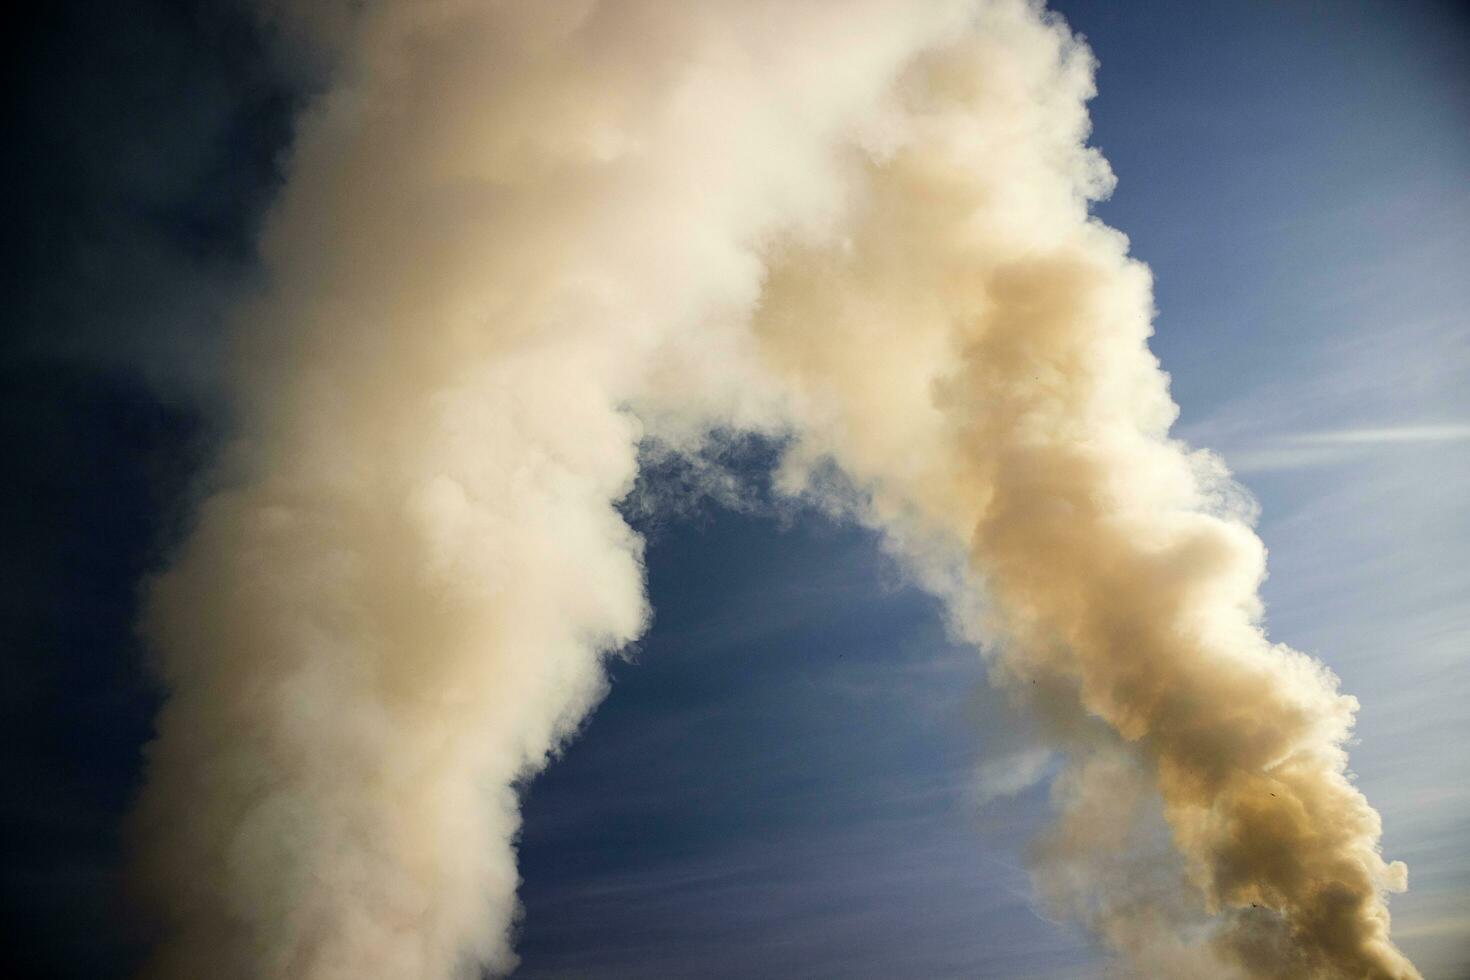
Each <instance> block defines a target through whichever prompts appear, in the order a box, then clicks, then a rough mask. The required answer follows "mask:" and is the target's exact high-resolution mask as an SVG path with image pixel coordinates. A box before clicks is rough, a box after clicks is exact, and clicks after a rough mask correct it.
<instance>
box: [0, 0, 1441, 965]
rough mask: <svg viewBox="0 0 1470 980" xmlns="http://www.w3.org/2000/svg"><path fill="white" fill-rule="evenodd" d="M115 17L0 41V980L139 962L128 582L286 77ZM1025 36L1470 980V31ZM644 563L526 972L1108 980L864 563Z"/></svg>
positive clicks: (267, 152)
mask: <svg viewBox="0 0 1470 980" xmlns="http://www.w3.org/2000/svg"><path fill="white" fill-rule="evenodd" d="M110 7H111V5H87V4H59V5H56V6H55V7H54V9H48V10H46V11H43V12H33V13H30V14H28V15H26V17H27V18H28V19H26V20H24V21H23V22H21V23H19V24H18V29H17V30H16V31H14V32H13V34H12V36H11V37H10V38H9V39H8V40H7V58H6V67H5V71H6V80H7V85H6V95H5V100H6V101H5V120H4V122H5V131H6V132H7V134H8V138H7V143H8V145H11V146H13V147H14V148H15V152H13V153H11V154H9V155H8V157H7V159H6V161H5V162H4V165H3V166H4V168H5V176H6V178H7V184H8V186H9V187H10V188H11V189H12V194H13V196H14V205H15V211H16V215H15V220H13V221H11V222H9V223H8V225H7V227H6V228H5V230H4V232H3V236H4V237H3V243H4V248H5V250H6V255H7V262H6V271H5V273H4V292H3V294H0V298H3V300H4V301H5V307H6V309H7V317H6V322H7V328H8V329H7V340H8V341H9V343H8V344H7V350H6V356H5V359H4V363H3V372H4V373H3V387H0V398H3V402H0V409H3V412H0V439H3V443H0V446H3V449H4V451H5V453H6V455H7V458H8V459H9V460H11V461H12V465H10V466H7V467H5V469H6V470H7V471H8V472H7V473H6V477H7V480H8V481H9V483H10V484H11V485H10V487H9V488H8V490H7V491H6V492H5V493H4V495H3V497H4V502H3V504H0V521H3V526H0V527H3V531H0V541H3V545H0V552H3V554H0V557H3V564H0V574H3V579H0V612H3V617H4V621H3V624H0V627H3V630H4V633H3V637H0V642H3V645H4V649H5V653H4V656H5V657H6V668H7V674H6V680H5V683H4V684H3V685H0V742H3V746H0V759H3V761H4V764H5V767H6V773H7V780H8V782H9V784H10V786H11V791H10V792H8V793H7V794H5V795H6V799H5V801H4V802H3V804H0V834H3V840H0V861H3V866H0V888H3V891H0V901H3V910H0V911H3V922H4V924H5V927H6V932H7V933H8V934H9V935H13V936H19V937H21V939H20V941H19V942H17V943H15V944H14V945H13V947H12V948H9V949H7V950H6V951H5V952H4V953H0V957H10V958H13V960H14V963H13V968H12V969H11V970H10V972H9V973H7V975H17V976H30V975H34V976H60V977H73V976H75V977H106V976H122V975H126V974H127V972H128V968H129V965H130V964H131V963H132V962H133V958H134V957H135V956H136V954H137V952H138V948H139V946H140V944H141V942H142V939H141V938H140V937H138V936H137V935H135V934H134V933H132V932H131V930H130V924H129V920H128V919H127V917H126V916H125V914H124V913H123V912H122V911H121V909H122V906H121V904H120V902H119V901H118V897H117V894H116V887H117V882H118V866H119V860H120V859H119V854H120V845H119V843H118V825H119V820H120V815H121V813H122V812H123V810H124V808H125V806H126V802H127V800H128V799H129V797H130V795H131V793H132V792H133V791H134V789H135V786H136V779H137V776H138V761H139V747H140V746H141V744H142V743H143V741H144V740H145V739H146V738H147V736H148V732H149V719H150V717H151V715H152V712H153V709H154V707H155V706H156V698H157V692H156V691H155V690H153V689H152V687H151V685H150V684H149V682H148V681H147V680H146V679H145V675H144V674H143V673H142V671H141V670H140V651H139V649H138V646H137V644H136V642H135V641H134V640H133V639H132V638H131V622H132V620H133V617H134V614H135V607H136V603H135V592H134V588H135V582H136V580H137V578H138V576H139V574H140V573H141V571H142V570H143V569H144V568H146V567H149V566H150V565H152V564H154V563H155V560H156V558H157V556H158V553H159V548H160V544H159V542H160V541H162V540H165V539H166V538H167V535H168V533H169V529H170V528H171V527H173V526H174V524H175V522H176V520H177V515H178V512H179V507H180V505H181V500H182V487H183V484H184V480H185V479H186V477H187V475H188V473H189V472H190V471H191V469H192V467H193V466H195V465H197V461H198V460H199V459H200V458H202V454H203V451H204V450H203V448H202V447H204V446H205V445H207V435H206V433H205V431H204V425H203V423H202V422H200V420H199V419H200V412H199V406H198V402H197V399H198V397H199V395H200V392H202V391H205V390H207V385H206V384H203V383H202V382H204V381H205V380H207V375H208V374H209V368H208V365H209V363H211V358H212V356H213V355H212V353H211V352H212V351H213V349H214V346H215V344H216V342H217V340H218V331H217V328H215V327H214V326H213V325H214V324H215V323H216V321H217V318H218V316H219V312H220V310H222V309H224V308H226V307H227V305H228V303H229V302H230V300H231V298H232V297H233V296H234V295H236V294H237V293H238V291H239V290H240V289H241V287H242V284H244V283H247V282H248V281H249V278H250V275H251V270H252V266H251V261H250V250H249V245H248V243H249V242H250V240H251V237H252V235H253V229H254V221H255V219H256V217H257V216H258V213H259V209H260V208H261V207H262V205H263V204H264V202H266V201H268V200H269V197H270V193H271V191H272V188H273V181H274V178H273V160H274V159H275V154H276V153H277V151H278V150H279V148H280V147H281V145H282V144H283V141H284V140H285V138H286V134H287V132H288V130H287V122H288V120H289V118H290V110H291V107H292V104H293V101H294V100H295V99H296V98H298V97H299V93H300V91H301V88H302V86H303V85H306V84H309V81H308V80H307V79H304V78H302V76H301V75H299V74H291V73H288V72H287V71H286V70H285V69H284V68H283V66H282V65H281V64H279V63H278V62H276V61H274V60H272V58H271V57H270V56H268V55H267V54H266V53H265V52H264V50H263V49H262V48H261V46H260V44H259V42H258V39H256V38H255V37H254V35H253V33H252V31H251V29H250V28H249V26H248V22H247V21H246V20H245V19H244V18H242V17H241V16H239V15H238V14H237V13H233V12H231V10H230V8H227V7H222V6H219V5H212V4H189V3H166V2H162V0H160V2H146V3H140V4H136V5H134V4H130V5H127V7H128V10H127V11H126V13H124V12H122V11H121V10H120V9H109V8H110ZM1054 7H1055V8H1056V9H1058V10H1060V11H1061V12H1062V13H1063V14H1064V15H1065V16H1066V17H1067V18H1068V20H1069V22H1070V23H1071V24H1072V26H1073V27H1074V28H1075V29H1076V30H1078V31H1080V32H1081V33H1082V34H1084V35H1086V37H1087V38H1088V40H1089V42H1090V43H1091V45H1092V47H1093V49H1094V51H1095V53H1096V55H1097V56H1098V58H1099V60H1100V62H1101V69H1100V72H1099V90H1100V94H1099V97H1098V98H1097V100H1096V101H1095V102H1094V104H1093V115H1094V120H1095V134H1094V142H1095V144H1096V145H1098V146H1099V147H1100V148H1101V149H1102V150H1103V152H1104V153H1105V154H1106V155H1107V156H1108V158H1109V159H1110V161H1111V163H1112V166H1113V169H1114V170H1115V172H1116V173H1117V175H1118V177H1119V186H1118V190H1117V192H1116V193H1115V195H1114V196H1113V198H1112V200H1111V201H1109V202H1107V203H1106V204H1104V205H1103V206H1101V207H1100V208H1099V213H1100V215H1101V216H1102V217H1103V218H1104V220H1106V221H1107V222H1109V223H1110V224H1112V225H1114V226H1116V227H1118V228H1120V229H1121V230H1123V231H1124V232H1125V233H1127V234H1128V235H1129V236H1130V237H1131V238H1132V240H1133V243H1134V251H1135V254H1137V255H1138V256H1139V257H1141V258H1142V259H1144V260H1145V261H1147V262H1148V263H1149V264H1150V265H1151V266H1152V268H1153V270H1154V274H1155V279H1156V285H1155V289H1156V296H1157V304H1158V308H1159V317H1158V321H1157V330H1158V336H1157V338H1156V341H1155V344H1154V349H1155V351H1156V352H1157V353H1158V354H1159V355H1160V357H1161V358H1162V360H1163V363H1164V367H1165V368H1166V369H1167V370H1168V371H1170V372H1171V374H1172V375H1173V378H1174V395H1175V398H1176V400H1177V401H1178V402H1179V403H1180V405H1181V406H1182V418H1181V422H1180V426H1179V430H1178V431H1179V432H1180V433H1181V434H1182V435H1184V436H1185V437H1186V438H1188V439H1190V440H1191V441H1193V442H1196V443H1198V444H1202V445H1208V446H1211V447H1213V448H1216V449H1218V450H1220V451H1221V452H1222V453H1223V454H1224V456H1225V458H1226V459H1227V461H1229V462H1230V463H1231V464H1232V466H1233V468H1235V469H1236V471H1237V472H1238V473H1239V474H1240V477H1241V479H1242V480H1243V481H1244V482H1245V483H1246V484H1247V485H1248V486H1249V487H1250V488H1251V490H1252V491H1253V492H1254V493H1255V495H1256V496H1257V498H1258V499H1259V501H1260V505H1261V519H1260V525H1259V527H1260V530H1261V533H1262V535H1263V537H1264V538H1265V541H1266V543H1267V545H1268V546H1269V547H1270V549H1271V578H1270V579H1269V580H1268V582H1267V583H1266V587H1265V594H1266V598H1267V601H1268V603H1269V622H1270V625H1271V628H1272V632H1273V635H1274V636H1275V637H1276V638H1277V639H1280V640H1282V641H1285V642H1288V643H1291V644H1292V645H1293V646H1296V647H1298V648H1299V649H1303V650H1305V651H1308V652H1310V653H1312V654H1314V655H1316V656H1319V657H1320V658H1322V659H1323V660H1324V661H1326V662H1327V663H1328V664H1329V665H1331V666H1332V668H1333V669H1334V670H1336V671H1337V672H1338V673H1339V674H1340V675H1341V677H1342V679H1343V686H1344V688H1345V689H1346V690H1347V691H1349V692H1351V693H1353V694H1356V695H1357V696H1358V697H1359V698H1360V699H1361V701H1362V710H1361V712H1360V714H1359V722H1358V736H1359V739H1360V743H1359V744H1358V745H1356V746H1355V747H1354V748H1353V768H1354V770H1355V771H1356V772H1357V773H1358V774H1359V783H1360V785H1361V786H1362V788H1363V789H1364V791H1365V792H1366V793H1367V795H1368V797H1369V799H1370V800H1371V801H1372V802H1373V803H1374V804H1375V805H1376V806H1377V807H1378V809H1379V810H1380V812H1381V813H1382V814H1383V818H1384V824H1385V833H1384V851H1385V854H1386V855H1387V856H1388V857H1390V858H1393V859H1402V860H1404V861H1406V862H1407V863H1408V864H1409V868H1410V890H1409V892H1408V893H1407V894H1405V895H1401V896H1396V897H1395V898H1394V899H1393V901H1392V906H1391V907H1392V910H1393V913H1394V922H1395V930H1394V935H1395V938H1396V939H1397V940H1398V941H1399V942H1400V944H1401V945H1402V947H1403V948H1404V950H1405V951H1406V952H1407V953H1408V954H1409V955H1411V956H1412V957H1413V958H1414V959H1415V962H1416V963H1417V964H1418V965H1419V966H1420V968H1421V969H1422V970H1423V971H1424V973H1425V975H1426V976H1427V977H1431V978H1455V977H1462V976H1466V975H1470V759H1467V755H1466V753H1465V751H1464V746H1465V745H1466V744H1467V740H1470V708H1467V707H1466V705H1467V703H1470V570H1467V564H1466V561H1465V558H1466V555H1467V552H1470V508H1467V506H1466V503H1465V501H1466V500H1467V499H1470V315H1467V313H1466V311H1467V310H1470V28H1467V21H1466V19H1465V18H1464V17H1463V16H1458V15H1457V12H1456V11H1455V8H1454V6H1453V5H1451V4H1430V3H1417V2H1414V3H1411V2H1396V3H1387V2H1385V3H1334V4H1320V3H1265V2H1261V3H1246V2H1239V3H1190V4H1179V3H1169V2H1139V3H1103V2H1097V3H1083V2H1073V3H1057V4H1054ZM94 8H95V9H94ZM139 365H145V366H146V370H145V369H143V368H140V367H139ZM746 450H747V451H746V453H745V455H743V456H741V457H740V458H739V460H738V461H737V463H738V465H739V466H740V467H741V468H742V469H743V470H744V471H745V472H747V473H750V474H752V475H753V479H755V480H756V482H759V473H760V471H761V466H762V463H763V460H764V459H765V457H764V456H763V453H762V447H760V446H758V445H757V446H747V447H746ZM645 529H646V530H647V531H648V533H649V536H650V542H651V545H650V549H649V556H648V566H649V576H650V592H651V599H652V604H653V606H654V608H655V609H656V611H657V618H656V620H655V622H654V625H653V628H652V630H651V631H650V632H649V633H648V635H647V636H646V637H645V639H644V640H643V641H642V642H641V643H640V644H639V647H638V649H637V650H636V651H634V652H633V653H632V654H631V655H630V657H629V659H628V661H627V662H619V663H617V664H616V665H615V666H614V669H613V675H614V683H613V687H612V693H611V695H610V696H609V697H608V699H607V700H606V702H605V703H604V704H603V705H602V706H601V708H599V709H598V711H597V712H596V714H595V715H594V716H593V718H592V719H591V721H590V722H589V723H588V725H587V727H586V729H585V732H584V735H583V737H582V738H581V739H579V740H578V741H577V742H576V743H575V744H574V745H573V746H572V747H571V748H570V749H569V751H568V752H567V754H566V756H565V758H564V759H562V760H561V761H559V762H557V763H556V764H554V765H553V766H552V768H551V769H549V770H548V771H547V772H546V773H545V774H544V775H542V776H541V777H539V778H538V779H537V780H536V781H535V782H534V783H533V784H532V785H531V786H530V788H529V791H528V793H527V796H526V805H525V812H526V824H525V830H524V836H523V842H522V848H521V855H522V858H521V861H522V864H521V868H522V874H523V875H524V878H525V884H524V887H523V890H522V897H523V901H524V903H525V906H526V917H525V920H524V924H523V926H522V932H521V942H520V950H521V952H522V955H523V958H524V962H523V965H522V967H521V970H520V972H519V973H518V974H517V975H518V976H524V977H579V978H603V977H608V978H611V977H647V976H659V977H679V976H701V977H710V976H730V977H746V976H793V977H821V976H830V977H852V976H874V977H895V976H914V977H944V976H955V977H973V976H988V977H1025V976H1036V977H1056V976H1095V975H1097V974H1098V972H1099V970H1100V968H1101V966H1100V964H1101V962H1102V961H1101V959H1100V958H1099V955H1098V954H1097V953H1096V952H1095V951H1094V950H1093V948H1092V947H1091V945H1090V944H1089V941H1088V939H1087V938H1086V937H1085V936H1084V935H1083V934H1082V933H1081V932H1079V931H1078V930H1077V929H1076V928H1075V927H1072V926H1069V925H1066V924H1061V923H1054V922H1051V921H1049V920H1048V918H1047V913H1046V912H1045V910H1044V909H1042V908H1041V907H1040V906H1039V905H1038V904H1037V903H1036V902H1035V900H1034V899H1033V898H1032V895H1031V891H1030V887H1029V882H1028V878H1027V875H1026V872H1025V862H1026V842H1027V840H1028V839H1029V838H1030V837H1031V836H1032V834H1033V833H1034V831H1035V830H1036V829H1037V828H1038V827H1039V826H1040V825H1042V823H1043V822H1044V821H1045V819H1046V813H1047V799H1046V789H1045V777H1046V775H1047V773H1048V771H1049V770H1048V763H1047V761H1046V759H1045V758H1044V757H1042V756H1039V755H1038V754H1037V753H1036V752H1035V751H1034V750H1032V749H1031V748H1030V742H1029V740H1028V736H1027V733H1026V730H1025V727H1024V725H1023V724H1022V722H1021V721H1020V720H1019V719H1018V718H1016V717H1015V716H1014V715H1012V714H1011V713H1010V712H1008V711H1007V709H1006V707H1005V705H1004V703H1003V702H1002V700H1001V699H1000V698H999V697H998V696H996V695H993V694H990V693H988V692H987V690H986V688H985V686H984V675H983V667H982V664H981V662H980V660H979V658H978V656H977V655H976V654H975V652H974V651H973V650H969V649H966V648H963V647H959V646H956V645H954V644H953V643H952V642H950V641H949V640H948V639H947V638H946V635H945V631H944V628H943V624H942V620H941V615H940V610H939V607H938V605H937V604H936V603H935V602H933V601H932V600H930V599H928V598H927V597H925V596H924V595H922V594H921V593H919V592H918V591H917V590H915V589H913V588H912V587H910V586H908V585H907V584H906V583H905V582H904V581H903V580H902V578H901V576H900V575H899V573H898V571H897V569H896V568H895V567H894V566H893V565H891V564H890V563H889V562H888V560H887V559H885V558H884V557H883V556H882V555H881V554H880V553H879V550H878V547H877V544H876V542H875V541H874V540H873V539H872V538H871V537H870V536H868V535H866V534H865V533H862V532H859V531H855V530H853V529H850V528H843V527H839V526H837V525H834V524H833V523H831V522H830V521H828V520H827V519H826V518H823V517H820V516H819V515H816V514H812V513H793V512H790V511H783V512H782V513H780V514H777V513H774V512H768V510H767V509H763V508H761V507H759V506H755V507H752V508H751V509H749V510H747V511H746V512H743V513H736V512H732V511H730V510H728V509H724V508H721V507H720V506H718V505H716V504H713V503H706V504H704V505H701V506H698V507H694V508H693V511H692V513H691V514H690V515H689V517H688V519H687V520H682V521H680V520H672V519H669V520H664V521H661V522H660V523H658V524H657V525H655V526H650V527H646V528H645ZM0 972H4V971H0Z"/></svg>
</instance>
